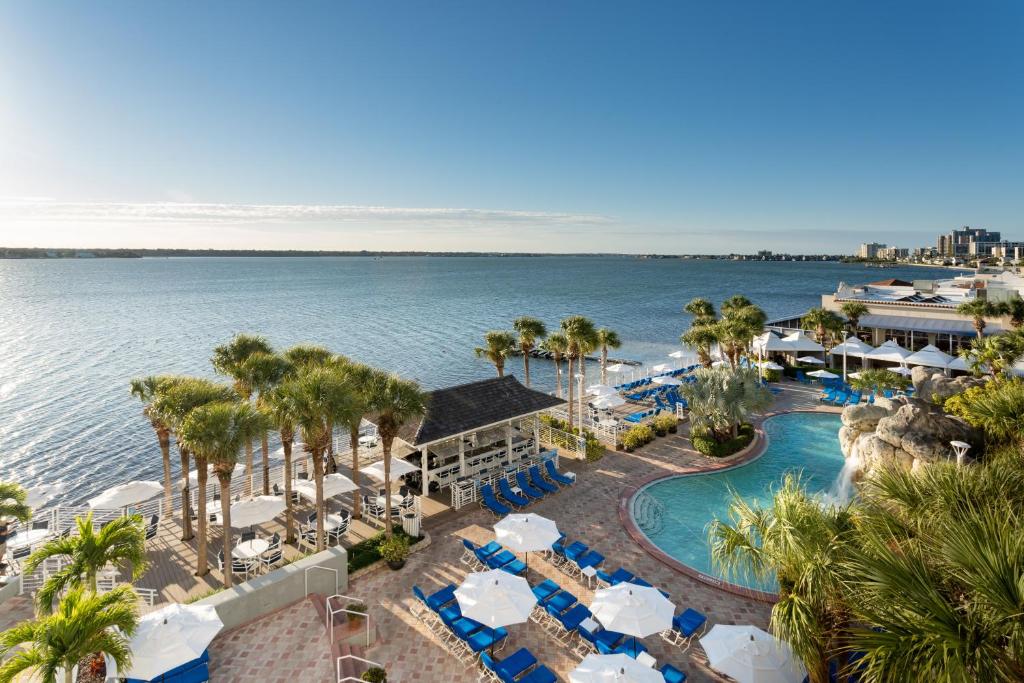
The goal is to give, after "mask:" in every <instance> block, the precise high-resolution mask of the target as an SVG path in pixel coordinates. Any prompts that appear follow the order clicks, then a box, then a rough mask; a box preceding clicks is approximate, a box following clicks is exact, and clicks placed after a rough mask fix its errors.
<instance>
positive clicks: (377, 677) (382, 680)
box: [360, 666, 388, 683]
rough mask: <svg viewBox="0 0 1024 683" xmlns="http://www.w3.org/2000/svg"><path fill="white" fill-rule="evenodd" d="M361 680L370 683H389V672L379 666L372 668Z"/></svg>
mask: <svg viewBox="0 0 1024 683" xmlns="http://www.w3.org/2000/svg"><path fill="white" fill-rule="evenodd" d="M360 678H362V679H363V680H364V681H367V682H368V683H388V674H387V672H386V671H384V669H382V668H380V667H379V666H374V667H370V668H369V669H367V670H366V671H365V672H364V673H363V675H362V676H360Z"/></svg>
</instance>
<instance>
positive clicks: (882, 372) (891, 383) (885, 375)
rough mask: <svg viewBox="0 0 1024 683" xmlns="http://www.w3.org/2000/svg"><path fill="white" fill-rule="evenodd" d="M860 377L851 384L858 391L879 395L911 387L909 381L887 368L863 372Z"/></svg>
mask: <svg viewBox="0 0 1024 683" xmlns="http://www.w3.org/2000/svg"><path fill="white" fill-rule="evenodd" d="M859 375H860V376H859V377H856V378H855V379H854V380H853V381H852V382H851V383H850V386H851V387H853V388H854V389H857V390H863V391H870V392H873V393H876V394H877V393H878V392H879V391H882V390H884V389H906V388H907V387H909V386H910V380H909V379H907V378H906V377H904V376H902V375H900V374H898V373H895V372H893V371H892V370H889V369H886V368H876V369H874V370H861V371H860V373H859Z"/></svg>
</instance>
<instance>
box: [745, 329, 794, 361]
mask: <svg viewBox="0 0 1024 683" xmlns="http://www.w3.org/2000/svg"><path fill="white" fill-rule="evenodd" d="M751 347H752V348H753V349H754V352H755V353H757V354H759V355H762V356H763V355H765V354H767V353H771V352H773V351H778V352H780V353H791V352H792V351H793V349H792V347H790V346H789V345H788V344H786V343H785V342H784V341H782V340H781V339H779V337H778V335H776V334H775V333H774V332H765V333H764V334H761V335H758V336H756V337H754V339H753V341H752V342H751Z"/></svg>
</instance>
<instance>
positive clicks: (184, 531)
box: [178, 443, 192, 541]
mask: <svg viewBox="0 0 1024 683" xmlns="http://www.w3.org/2000/svg"><path fill="white" fill-rule="evenodd" d="M178 453H179V454H180V455H181V540H183V541H191V540H192V496H191V495H189V484H188V460H189V457H188V451H187V450H186V449H184V448H182V447H181V444H180V443H179V444H178Z"/></svg>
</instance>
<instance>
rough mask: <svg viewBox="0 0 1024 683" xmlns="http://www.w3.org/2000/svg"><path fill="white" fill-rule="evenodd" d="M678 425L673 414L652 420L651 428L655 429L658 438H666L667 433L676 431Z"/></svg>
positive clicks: (666, 414) (659, 416)
mask: <svg viewBox="0 0 1024 683" xmlns="http://www.w3.org/2000/svg"><path fill="white" fill-rule="evenodd" d="M677 424H678V421H677V420H676V416H675V415H672V414H671V413H662V414H660V415H658V416H657V417H655V418H654V419H653V420H651V426H652V427H654V431H656V432H657V433H658V436H664V435H665V433H666V432H674V431H676V425H677Z"/></svg>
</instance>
